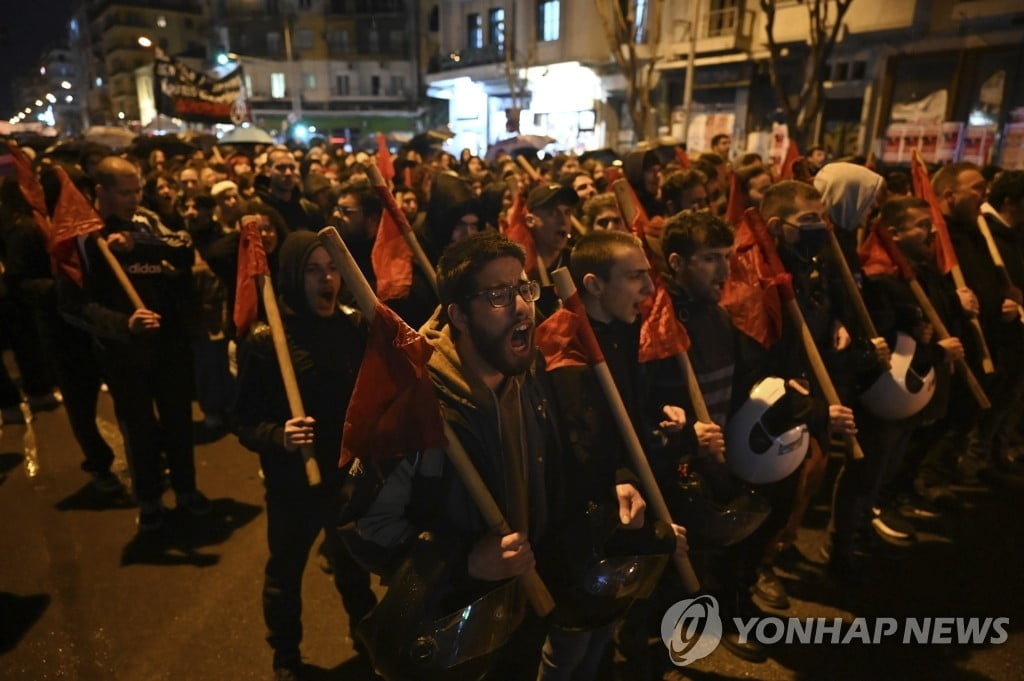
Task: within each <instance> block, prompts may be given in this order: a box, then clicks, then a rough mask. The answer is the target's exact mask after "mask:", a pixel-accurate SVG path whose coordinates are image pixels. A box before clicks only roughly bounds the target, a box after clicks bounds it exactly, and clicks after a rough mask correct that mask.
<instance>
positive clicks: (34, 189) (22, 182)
mask: <svg viewBox="0 0 1024 681" xmlns="http://www.w3.org/2000/svg"><path fill="white" fill-rule="evenodd" d="M7 150H8V151H9V152H10V154H11V158H12V159H13V160H14V174H15V176H16V177H17V178H18V188H19V189H20V190H21V195H22V196H24V197H25V201H27V202H28V205H29V207H30V208H31V209H32V217H33V218H35V221H36V226H37V227H38V228H39V230H40V231H41V232H42V233H43V235H44V236H45V237H46V241H47V243H49V242H50V239H51V226H50V214H49V212H48V211H47V210H46V198H45V197H44V195H43V186H42V185H41V184H39V179H38V178H37V177H36V173H35V170H33V169H32V159H30V158H29V157H28V156H26V155H25V152H24V151H22V150H21V148H19V147H18V145H16V144H14V143H13V142H8V143H7Z"/></svg>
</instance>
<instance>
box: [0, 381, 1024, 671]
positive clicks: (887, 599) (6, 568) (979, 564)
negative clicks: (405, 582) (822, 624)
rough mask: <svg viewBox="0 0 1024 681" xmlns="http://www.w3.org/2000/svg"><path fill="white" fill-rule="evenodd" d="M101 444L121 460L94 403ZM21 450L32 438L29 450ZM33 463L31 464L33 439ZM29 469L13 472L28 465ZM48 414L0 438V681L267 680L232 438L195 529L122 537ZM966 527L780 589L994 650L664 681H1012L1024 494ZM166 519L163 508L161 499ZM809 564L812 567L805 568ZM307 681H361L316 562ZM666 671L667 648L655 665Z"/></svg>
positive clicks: (257, 567)
mask: <svg viewBox="0 0 1024 681" xmlns="http://www.w3.org/2000/svg"><path fill="white" fill-rule="evenodd" d="M100 419H101V426H102V428H103V432H104V434H105V435H106V436H107V437H108V439H110V440H112V441H114V442H115V443H116V445H117V446H116V449H117V451H118V455H119V456H118V460H117V462H116V464H115V470H116V471H117V472H119V473H120V474H121V475H122V477H123V476H124V459H123V447H122V446H121V445H120V438H119V435H118V433H117V429H116V427H114V426H113V423H112V422H113V416H112V409H111V405H110V400H109V397H108V396H107V395H102V396H101V409H100ZM26 435H29V437H28V438H26ZM31 436H34V440H35V449H36V452H37V453H36V455H35V456H32V455H31V449H32V448H31V446H29V447H27V448H26V444H28V445H31V444H32V443H31V440H32V437H31ZM26 452H28V455H26ZM79 458H80V454H79V452H78V449H77V446H76V444H75V442H74V440H73V438H72V436H71V434H70V429H69V428H68V425H67V420H66V418H65V416H64V412H63V410H61V409H58V410H56V411H52V412H47V413H42V414H38V415H37V416H36V419H35V421H34V423H33V424H32V427H31V429H29V428H27V427H25V426H8V427H5V428H4V429H3V431H2V433H0V519H2V520H0V522H2V523H3V525H2V527H3V531H2V532H0V627H2V631H0V679H3V680H5V681H22V680H25V681H44V680H47V679H67V680H69V681H93V680H97V681H99V680H103V681H108V680H116V681H159V680H164V679H167V680H170V679H174V680H175V681H179V680H185V681H192V680H196V681H205V680H208V679H209V680H221V679H228V680H239V681H244V680H248V679H267V678H271V672H270V652H269V649H268V648H267V646H266V644H265V643H264V641H263V635H264V629H263V622H262V615H261V612H260V602H259V594H260V587H261V582H262V570H263V564H264V561H265V560H266V544H265V536H264V534H265V528H266V526H265V517H264V515H263V507H262V494H263V489H262V484H261V481H260V479H259V477H258V475H257V470H258V466H257V460H256V458H255V456H254V455H252V454H251V453H249V452H248V451H246V450H244V449H243V448H242V447H241V446H240V445H238V443H237V441H236V440H235V439H234V438H233V437H231V436H228V437H225V438H222V439H221V440H219V441H217V442H214V443H210V444H204V445H199V446H198V447H197V450H196V461H197V469H198V482H199V486H200V488H201V489H203V491H205V492H206V494H207V495H208V496H209V497H210V498H211V499H213V502H214V508H213V512H212V513H211V514H210V515H209V516H207V517H203V518H192V517H185V516H183V515H181V514H178V513H172V514H171V516H170V518H169V523H168V525H167V527H166V528H165V529H164V530H162V531H161V532H159V533H156V534H154V535H152V536H148V535H147V536H142V537H140V536H137V535H136V532H135V524H134V520H135V511H134V508H133V507H132V506H131V503H130V501H129V500H127V499H124V498H122V499H114V500H111V499H109V498H106V497H104V496H103V495H100V494H98V493H96V492H93V491H92V490H91V488H90V487H89V486H88V484H87V483H88V479H87V477H86V476H85V474H83V473H82V472H81V471H80V470H79V468H78V465H79ZM961 496H962V498H963V499H964V500H965V502H966V504H967V508H965V509H964V510H963V511H961V512H959V513H956V514H950V515H947V516H946V517H943V518H940V519H938V520H935V521H929V522H927V523H925V522H918V523H917V525H918V528H919V531H921V533H922V535H921V538H922V542H921V543H920V544H918V545H917V546H916V547H913V548H910V549H908V550H905V551H902V552H895V553H894V554H893V555H892V556H890V557H888V558H886V559H884V560H881V561H879V563H878V564H877V568H878V569H877V570H876V576H877V578H878V579H877V580H876V581H875V582H874V583H872V584H870V585H868V586H863V587H858V588H849V587H842V586H839V585H836V584H834V583H832V582H831V581H828V580H826V581H824V582H822V583H815V582H814V581H813V580H812V581H802V582H796V581H793V580H791V579H790V578H789V576H788V575H786V574H785V573H784V574H783V577H784V579H785V580H786V583H787V585H788V586H789V587H790V591H791V595H793V596H794V599H793V600H794V604H793V607H792V608H791V610H790V611H789V612H787V613H785V614H791V615H795V616H798V617H835V616H839V617H847V618H849V617H850V616H851V615H850V613H857V614H861V615H867V616H879V617H895V618H903V617H906V616H914V617H924V616H928V615H935V616H939V615H941V616H953V617H957V616H972V615H978V616H989V617H997V616H1006V617H1010V625H1009V627H1008V629H1009V634H1010V636H1009V640H1008V641H1007V642H1006V643H1004V644H1002V645H981V646H956V645H944V646H943V645H939V646H906V645H898V644H886V645H881V646H863V645H848V646H834V645H821V646H807V645H789V646H786V645H783V646H777V647H775V648H774V649H773V651H772V659H771V660H769V661H768V662H766V663H763V664H760V665H755V664H749V663H746V662H743V661H740V660H738V659H737V658H735V657H733V656H732V655H730V654H729V653H728V652H727V651H725V650H724V649H722V648H721V647H720V648H719V649H718V650H716V651H715V652H714V653H712V655H711V656H709V657H707V658H705V659H703V660H700V661H698V662H696V663H695V664H693V665H692V666H690V667H686V668H683V669H680V670H678V671H669V672H668V673H667V674H666V677H665V678H669V679H683V678H686V679H699V680H706V681H719V680H725V679H734V678H753V679H766V680H774V679H822V680H827V679H872V680H874V679H894V680H895V679H968V680H972V681H973V680H980V679H999V680H1002V679H1006V680H1011V679H1021V678H1024V631H1022V629H1024V578H1022V577H1024V572H1022V571H1024V541H1022V536H1021V535H1022V527H1024V523H1022V521H1021V515H1022V511H1024V501H1022V498H1024V497H1022V493H1021V492H1020V491H1014V490H1011V489H1007V488H996V489H995V490H994V491H987V492H986V491H980V490H975V491H970V490H964V491H963V492H962V494H961ZM165 503H167V504H168V505H173V495H171V494H170V493H168V495H167V496H166V497H165ZM826 520H827V517H826V513H825V507H824V504H823V503H821V504H819V505H818V506H817V507H816V508H815V509H814V510H813V511H812V513H811V514H810V516H809V518H808V522H807V529H806V531H805V532H802V534H801V542H800V546H801V548H802V549H803V550H804V552H805V553H806V554H807V555H808V556H811V557H812V558H814V559H818V557H817V549H818V546H819V545H820V543H821V540H822V538H823V536H824V533H823V528H824V525H825V522H826ZM819 560H820V559H819ZM303 596H304V606H305V613H304V624H305V631H306V635H305V641H304V644H303V653H304V655H305V659H306V662H307V664H308V665H309V667H308V669H307V671H308V672H309V676H310V678H311V679H314V681H317V680H321V679H322V680H324V681H326V680H338V681H341V680H345V681H348V680H350V679H352V680H356V681H358V680H360V679H368V678H372V677H371V675H370V673H369V671H368V670H367V668H366V666H365V664H364V663H363V662H362V661H361V658H358V657H356V656H355V655H354V653H353V651H352V647H351V642H350V641H348V640H347V639H346V636H345V633H346V631H347V628H348V627H347V622H346V619H345V612H344V610H343V609H342V607H341V604H340V602H339V599H338V598H337V596H336V593H335V591H334V589H333V586H332V584H331V582H330V579H329V578H328V577H327V576H326V575H325V574H323V573H322V572H321V571H320V569H319V568H318V566H317V564H316V561H315V559H314V560H311V561H310V564H309V566H308V567H307V571H306V576H305V580H304V586H303ZM654 652H655V654H658V655H664V648H663V647H660V644H659V647H656V648H654Z"/></svg>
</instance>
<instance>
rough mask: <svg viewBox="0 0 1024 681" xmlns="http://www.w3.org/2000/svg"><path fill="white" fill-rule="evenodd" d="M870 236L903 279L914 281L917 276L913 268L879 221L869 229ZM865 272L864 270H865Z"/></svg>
mask: <svg viewBox="0 0 1024 681" xmlns="http://www.w3.org/2000/svg"><path fill="white" fill-rule="evenodd" d="M871 236H873V237H874V238H875V242H876V243H877V244H878V247H879V249H881V250H882V251H884V252H885V257H886V258H887V259H888V261H889V262H890V263H892V265H893V267H895V268H896V272H898V273H899V274H900V275H901V276H902V277H903V278H904V279H906V280H907V281H910V280H911V279H916V278H917V274H916V273H915V272H914V268H913V267H911V266H910V263H909V262H907V259H906V257H905V256H904V255H903V251H901V250H900V247H899V246H897V245H896V241H895V240H894V239H893V238H892V234H890V233H889V229H888V228H887V227H883V226H882V223H881V221H880V220H876V221H875V223H874V225H872V227H871ZM865 271H866V270H865Z"/></svg>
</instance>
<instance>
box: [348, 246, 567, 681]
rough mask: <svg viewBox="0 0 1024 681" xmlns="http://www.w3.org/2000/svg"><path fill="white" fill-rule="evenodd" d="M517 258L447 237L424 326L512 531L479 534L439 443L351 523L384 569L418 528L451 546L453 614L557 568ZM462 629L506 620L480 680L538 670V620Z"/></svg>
mask: <svg viewBox="0 0 1024 681" xmlns="http://www.w3.org/2000/svg"><path fill="white" fill-rule="evenodd" d="M524 260H525V257H524V254H523V250H522V248H521V247H520V246H518V245H517V244H515V243H513V242H511V241H509V240H507V239H505V238H504V237H502V236H500V235H498V234H496V233H494V232H483V233H480V234H476V235H473V236H470V237H467V238H466V239H463V240H461V241H457V242H455V243H453V244H451V245H450V246H449V247H448V249H447V250H446V251H445V252H444V254H443V255H442V256H441V259H440V261H439V263H438V270H437V275H438V285H439V287H440V297H441V305H442V310H443V311H444V317H445V319H441V320H436V321H432V322H431V324H430V325H429V326H428V327H425V328H424V333H425V334H426V336H427V338H428V340H429V341H430V343H431V345H432V346H433V348H434V353H433V355H432V357H431V358H430V362H429V371H430V375H431V378H432V379H433V382H434V385H435V388H436V391H437V395H438V398H439V400H440V402H441V405H442V413H443V415H444V417H445V418H446V420H447V421H448V423H449V425H450V426H451V427H452V429H453V430H454V431H455V433H456V435H457V436H458V438H459V440H460V441H461V442H462V444H463V445H464V446H465V448H466V450H467V451H468V453H469V456H470V459H471V460H472V462H473V463H474V465H475V467H476V469H477V471H478V472H479V473H480V475H481V476H482V478H483V480H484V483H485V484H486V485H487V488H488V489H489V490H490V491H491V493H492V494H493V495H494V497H495V500H496V501H497V503H498V506H499V508H500V509H501V511H502V513H503V515H504V516H505V518H506V519H507V520H508V522H509V524H510V526H511V528H512V532H511V533H510V534H506V535H504V536H501V535H498V534H495V533H493V532H492V531H490V530H489V529H488V527H487V524H486V523H485V522H484V520H483V518H482V517H481V514H480V512H479V510H478V509H477V507H476V506H475V504H474V503H473V502H472V501H471V499H470V497H469V495H468V493H467V490H466V488H465V486H464V485H463V483H462V480H461V479H460V478H459V476H458V474H457V473H456V472H455V471H454V469H452V467H451V466H450V465H449V463H448V462H447V459H446V457H445V454H444V453H443V452H441V451H437V450H431V451H426V452H422V453H420V454H418V455H416V456H410V457H407V458H406V459H404V460H403V461H402V462H401V463H400V464H398V466H397V467H396V468H395V469H394V471H393V472H392V473H391V475H390V476H389V477H388V478H387V479H386V481H385V483H384V486H383V488H382V491H381V493H380V494H379V495H378V496H377V499H376V500H375V501H374V502H373V504H372V505H371V506H370V508H369V509H368V511H367V512H366V513H364V514H363V516H362V518H361V519H360V520H359V521H358V524H359V535H360V537H362V538H364V539H366V540H368V541H370V542H372V543H373V544H375V545H376V550H377V551H383V552H385V553H390V554H392V555H393V556H395V560H391V561H386V562H388V563H390V564H392V565H393V564H396V563H397V562H398V561H400V560H401V559H402V557H404V556H407V555H409V553H410V552H416V551H417V550H418V548H417V547H421V546H422V545H423V542H424V541H426V540H425V539H424V538H423V537H421V536H420V533H421V532H424V531H425V530H430V532H431V539H430V541H431V542H436V543H437V545H438V546H444V547H451V548H448V549H446V550H445V552H444V553H445V555H448V556H451V560H452V563H451V565H450V566H449V569H448V570H447V571H446V572H445V574H444V575H443V577H442V582H443V585H444V588H445V589H448V588H450V589H451V592H452V593H453V594H458V595H461V596H460V597H458V599H457V602H456V601H455V600H453V601H452V602H451V608H452V609H459V608H462V607H463V606H465V605H467V604H468V603H470V602H472V601H474V600H476V599H477V598H479V597H482V595H486V594H491V593H494V592H495V590H498V589H518V588H519V587H518V584H517V582H515V581H514V580H513V581H510V580H512V578H514V577H517V576H520V575H523V574H525V573H526V572H527V571H528V570H529V569H530V568H533V567H536V568H537V569H538V571H539V572H540V574H541V577H542V578H544V579H545V580H548V583H549V586H551V587H552V588H554V585H555V584H556V583H557V581H558V580H559V579H560V574H561V572H562V571H563V570H564V569H565V568H564V559H563V558H562V556H561V555H560V549H561V548H562V547H563V545H564V543H565V538H564V537H562V536H561V534H560V533H561V531H562V528H563V524H564V521H565V511H566V509H565V503H566V493H565V491H564V485H565V477H564V471H563V470H562V467H563V461H562V454H561V450H560V445H559V438H558V436H557V434H556V423H555V411H554V409H553V408H552V405H551V403H550V399H549V397H548V392H547V389H546V387H545V384H544V381H543V377H542V375H541V374H540V373H539V371H540V367H539V366H538V354H537V353H536V351H535V347H534V318H535V309H534V303H535V302H536V301H537V299H538V297H539V295H540V287H539V285H538V284H537V283H536V282H534V281H528V280H527V279H526V274H525V262H524ZM417 537H420V538H419V539H417ZM392 588H394V587H392ZM389 596H392V597H398V596H399V595H398V594H393V595H392V594H389ZM451 611H452V610H451V609H446V610H445V612H444V613H438V615H440V614H447V613H448V612H451ZM524 616H525V618H526V619H525V620H524V619H523V617H524ZM462 626H463V627H464V628H467V629H469V630H471V631H478V630H479V628H480V627H483V628H484V629H485V631H489V630H490V629H491V628H492V627H498V626H501V627H514V628H515V632H514V633H513V634H512V638H511V640H510V641H509V643H508V644H507V645H505V646H504V647H503V648H502V649H501V650H492V651H491V652H492V653H493V654H494V655H496V657H495V659H494V660H493V662H492V663H491V664H490V665H489V667H490V669H491V670H492V671H491V672H490V674H489V675H488V677H487V678H493V679H502V680H503V681H504V680H513V679H533V678H535V677H536V674H537V661H538V657H539V650H540V644H541V639H542V638H543V631H544V629H543V625H542V623H541V621H540V620H539V619H538V618H536V617H534V616H532V615H531V614H528V613H526V614H525V615H524V613H523V612H522V610H521V609H519V608H514V609H513V610H512V611H510V612H508V613H507V614H506V617H505V618H502V620H496V619H495V618H494V617H492V613H489V612H488V613H486V615H484V616H482V617H481V616H476V617H470V618H469V619H468V620H467V621H466V622H464V623H463V624H462ZM448 652H450V651H445V653H446V654H447V653H448ZM467 674H468V672H467ZM465 678H479V676H478V675H475V674H474V675H468V676H466V677H465Z"/></svg>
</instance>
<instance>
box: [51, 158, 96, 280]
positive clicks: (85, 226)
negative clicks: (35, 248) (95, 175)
mask: <svg viewBox="0 0 1024 681" xmlns="http://www.w3.org/2000/svg"><path fill="white" fill-rule="evenodd" d="M54 172H56V173H57V177H58V178H59V179H60V198H58V199H57V205H56V206H55V207H54V210H53V221H52V222H51V223H50V234H49V243H48V246H47V250H48V251H49V252H50V262H51V263H52V264H53V272H54V274H58V273H61V274H64V275H65V276H66V277H68V278H69V279H70V280H71V281H73V282H75V284H77V285H78V286H79V287H81V286H82V263H81V260H79V257H78V246H77V244H75V241H74V240H75V239H76V238H77V237H79V236H84V235H85V234H89V233H91V232H98V231H99V230H101V229H103V219H102V218H101V217H100V216H99V214H98V213H97V212H96V209H94V208H93V207H92V206H91V205H90V204H89V201H88V200H87V199H86V198H85V197H84V196H82V193H81V192H80V191H78V187H76V186H75V185H74V183H73V182H72V181H71V178H70V177H68V174H67V172H65V170H64V169H63V168H62V167H60V166H56V167H55V170H54Z"/></svg>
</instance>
